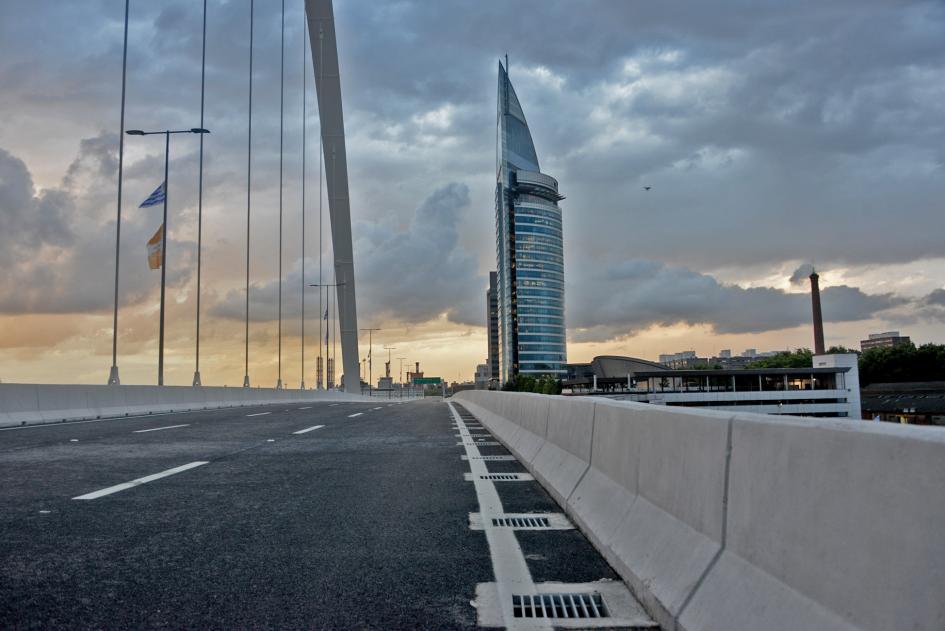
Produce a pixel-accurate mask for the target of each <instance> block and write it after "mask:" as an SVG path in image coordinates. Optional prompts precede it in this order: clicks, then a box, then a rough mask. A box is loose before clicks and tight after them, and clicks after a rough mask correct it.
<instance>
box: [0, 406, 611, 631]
mask: <svg viewBox="0 0 945 631" xmlns="http://www.w3.org/2000/svg"><path fill="white" fill-rule="evenodd" d="M359 413H360V414H359ZM353 415H357V416H353ZM453 422H454V421H453V417H452V416H451V412H450V410H449V408H448V407H447V405H446V404H445V403H443V402H441V401H438V400H426V401H417V402H411V403H404V404H389V403H388V402H387V401H386V400H378V402H377V403H373V404H365V403H340V404H338V403H334V404H332V403H326V402H321V403H310V404H299V403H296V404H292V405H278V406H262V407H255V408H252V407H247V408H238V409H226V410H209V411H202V412H191V413H178V414H167V415H155V416H149V417H144V418H128V419H118V420H107V421H100V422H84V423H67V424H56V425H49V426H36V427H26V428H16V429H11V430H0V628H2V629H30V628H42V629H57V628H100V629H152V628H213V629H234V628H293V629H453V628H456V629H464V628H476V620H477V618H476V609H475V607H474V606H473V605H472V601H473V600H474V599H475V597H476V586H477V584H479V583H487V582H490V581H493V580H495V578H494V574H493V567H492V561H491V559H490V550H489V545H488V543H487V541H486V537H485V536H484V534H483V531H477V530H471V529H470V527H469V514H470V513H475V512H478V511H479V506H478V501H477V496H476V491H475V490H474V487H473V484H472V483H471V482H468V481H466V480H465V479H464V474H465V473H467V472H469V471H470V467H469V463H468V462H467V461H464V460H463V459H461V455H462V454H464V453H465V451H464V448H463V447H461V446H457V442H458V438H457V437H456V433H457V430H456V428H455V427H454V425H453ZM316 425H324V427H321V428H319V429H312V430H311V431H307V432H304V433H295V432H299V431H300V430H305V429H308V428H312V427H314V426H316ZM175 426H179V427H175ZM165 428H166V429H165ZM141 430H154V431H141ZM472 431H475V432H476V433H486V430H484V429H481V430H480V429H474V430H472ZM481 453H482V454H508V452H507V451H506V450H505V449H504V448H502V447H483V448H482V449H481ZM191 463H205V464H199V465H196V464H194V465H193V468H190V469H188V470H183V471H181V472H179V473H176V474H173V475H167V476H166V477H161V478H159V479H153V480H151V481H146V482H145V483H141V484H138V485H135V486H132V487H130V488H123V489H121V490H118V491H116V492H112V493H110V494H107V495H102V496H99V497H96V498H95V499H87V500H81V499H78V500H77V499H73V498H76V497H80V496H82V495H86V494H94V493H95V492H97V491H102V490H103V489H109V488H110V487H114V486H115V485H120V484H122V483H126V482H130V481H133V480H138V479H140V478H144V477H146V476H152V475H154V474H159V473H162V472H166V471H168V470H172V469H175V468H177V467H183V466H184V465H188V464H191ZM488 465H489V470H490V471H513V472H524V471H525V469H524V468H523V467H522V466H521V465H520V464H519V463H517V462H501V461H500V462H489V463H488ZM496 488H497V490H498V491H499V493H500V496H501V501H502V504H503V506H504V508H505V511H506V512H522V513H525V512H559V511H560V509H559V508H558V507H557V506H556V505H555V503H554V501H553V500H552V499H551V498H550V497H549V496H548V495H547V494H546V493H545V492H544V491H543V490H542V488H541V487H540V485H539V484H538V483H537V482H519V483H510V484H497V485H496ZM516 537H517V539H518V542H519V544H520V546H521V549H522V552H524V553H525V558H526V559H528V566H529V570H530V571H531V573H532V575H533V577H534V579H535V581H536V582H538V581H563V582H569V583H577V582H589V581H597V580H599V579H616V578H617V577H616V575H615V574H614V572H613V571H612V570H611V568H610V567H609V566H608V565H607V564H606V563H605V562H604V561H603V559H602V558H601V557H600V556H599V555H598V554H597V553H596V551H594V550H593V548H592V547H591V546H590V544H589V543H588V542H587V540H586V539H585V538H584V537H583V536H582V535H581V534H580V533H579V532H578V531H577V530H560V531H540V532H525V531H520V532H517V533H516Z"/></svg>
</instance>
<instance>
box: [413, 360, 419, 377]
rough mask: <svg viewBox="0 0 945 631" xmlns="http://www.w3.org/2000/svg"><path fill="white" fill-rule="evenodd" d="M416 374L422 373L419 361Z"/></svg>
mask: <svg viewBox="0 0 945 631" xmlns="http://www.w3.org/2000/svg"><path fill="white" fill-rule="evenodd" d="M414 374H416V375H419V374H420V362H417V370H416V371H414Z"/></svg>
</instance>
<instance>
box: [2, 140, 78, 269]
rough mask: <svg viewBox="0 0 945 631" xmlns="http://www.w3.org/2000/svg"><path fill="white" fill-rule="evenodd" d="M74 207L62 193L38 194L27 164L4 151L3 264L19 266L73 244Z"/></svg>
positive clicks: (49, 191)
mask: <svg viewBox="0 0 945 631" xmlns="http://www.w3.org/2000/svg"><path fill="white" fill-rule="evenodd" d="M71 206H72V200H71V199H70V198H69V197H68V195H65V194H64V193H63V192H62V191H57V190H48V191H43V192H41V193H39V194H37V192H36V190H35V188H34V187H33V178H32V176H31V175H30V172H29V170H28V169H27V167H26V164H24V163H23V161H22V160H20V159H19V158H17V157H16V156H13V155H11V154H10V153H9V152H8V151H5V150H3V149H2V148H0V264H2V265H3V266H4V267H7V266H9V265H15V264H16V263H17V262H18V261H20V260H22V259H24V258H29V257H31V256H32V255H33V254H34V253H36V252H38V251H40V250H42V249H43V248H47V247H53V248H61V247H64V246H68V245H69V244H71V243H72V241H73V239H74V235H73V233H72V230H71V229H70V228H69V225H68V223H67V219H68V215H69V214H70V211H71Z"/></svg>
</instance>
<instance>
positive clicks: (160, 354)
mask: <svg viewBox="0 0 945 631" xmlns="http://www.w3.org/2000/svg"><path fill="white" fill-rule="evenodd" d="M201 135H202V134H201ZM170 151H171V132H170V130H168V131H166V132H164V223H162V224H161V331H160V333H159V337H160V340H159V342H158V344H159V349H158V385H159V386H163V385H164V287H165V280H166V279H167V194H168V189H169V188H170V187H169V186H168V181H167V175H168V168H167V166H168V161H169V160H168V158H169V156H170Z"/></svg>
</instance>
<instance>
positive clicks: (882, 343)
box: [860, 331, 912, 352]
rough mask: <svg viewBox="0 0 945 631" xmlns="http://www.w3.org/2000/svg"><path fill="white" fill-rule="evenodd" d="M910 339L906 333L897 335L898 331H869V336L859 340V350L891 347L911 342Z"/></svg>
mask: <svg viewBox="0 0 945 631" xmlns="http://www.w3.org/2000/svg"><path fill="white" fill-rule="evenodd" d="M911 343H912V340H911V339H909V336H908V335H899V331H886V332H884V333H870V334H869V338H868V339H865V340H862V341H860V350H861V351H863V352H866V351H868V350H870V349H871V348H892V347H894V346H899V345H902V344H911Z"/></svg>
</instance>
